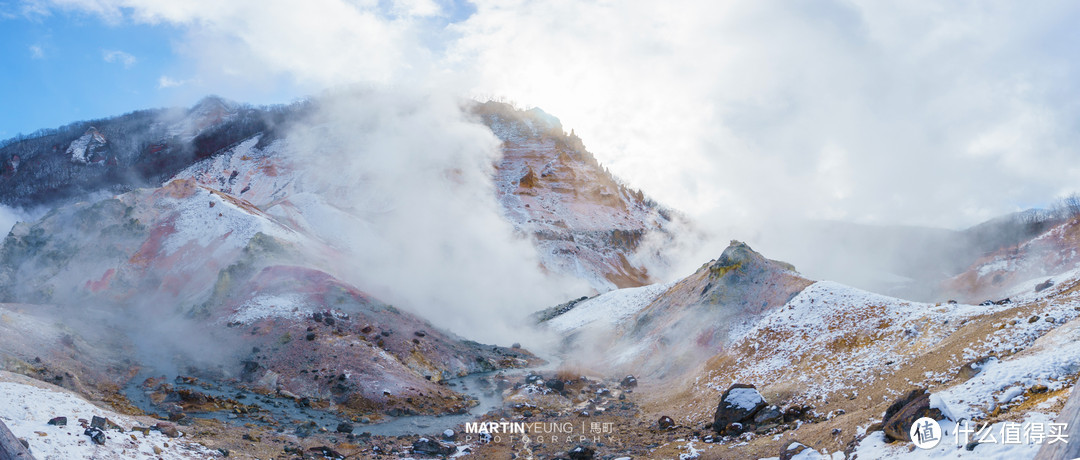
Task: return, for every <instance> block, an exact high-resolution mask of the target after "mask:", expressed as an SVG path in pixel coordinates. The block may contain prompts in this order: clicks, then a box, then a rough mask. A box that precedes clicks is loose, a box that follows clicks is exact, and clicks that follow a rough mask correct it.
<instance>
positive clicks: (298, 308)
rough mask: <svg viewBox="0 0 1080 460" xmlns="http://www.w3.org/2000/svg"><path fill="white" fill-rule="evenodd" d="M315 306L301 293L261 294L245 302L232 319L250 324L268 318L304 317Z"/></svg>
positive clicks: (313, 309) (309, 313) (312, 310)
mask: <svg viewBox="0 0 1080 460" xmlns="http://www.w3.org/2000/svg"><path fill="white" fill-rule="evenodd" d="M314 311H315V307H313V306H312V305H309V304H308V303H307V302H306V300H305V297H304V296H303V295H300V294H285V295H267V294H263V295H259V296H256V297H255V298H253V299H251V300H249V301H247V302H245V303H244V304H243V305H241V306H240V308H238V309H237V310H236V313H234V314H233V315H232V316H231V317H230V321H236V322H240V323H244V324H250V323H252V322H254V321H257V320H260V319H266V318H298V319H299V318H303V317H306V316H309V315H311V313H312V312H314Z"/></svg>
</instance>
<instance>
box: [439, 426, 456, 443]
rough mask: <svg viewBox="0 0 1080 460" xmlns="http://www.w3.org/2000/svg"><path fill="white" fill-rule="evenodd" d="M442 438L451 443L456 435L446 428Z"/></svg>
mask: <svg viewBox="0 0 1080 460" xmlns="http://www.w3.org/2000/svg"><path fill="white" fill-rule="evenodd" d="M442 437H443V439H445V440H447V441H453V440H454V438H456V437H457V433H454V430H451V429H449V428H447V429H446V431H443V432H442Z"/></svg>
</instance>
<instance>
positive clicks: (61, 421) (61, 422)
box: [49, 417, 67, 426]
mask: <svg viewBox="0 0 1080 460" xmlns="http://www.w3.org/2000/svg"><path fill="white" fill-rule="evenodd" d="M49 425H56V426H67V417H53V418H51V419H49Z"/></svg>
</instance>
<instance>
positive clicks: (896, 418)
mask: <svg viewBox="0 0 1080 460" xmlns="http://www.w3.org/2000/svg"><path fill="white" fill-rule="evenodd" d="M922 417H930V418H932V419H934V420H942V419H943V418H945V417H944V415H943V414H942V413H941V410H940V409H937V408H931V407H930V394H929V393H927V392H926V390H923V389H915V390H911V391H910V392H908V394H907V395H904V396H903V397H901V398H900V399H898V400H896V402H894V403H893V404H892V405H891V406H889V408H888V409H887V410H886V411H885V417H884V419H883V421H882V424H881V425H882V431H884V432H885V438H886V439H887V440H889V441H910V440H911V439H910V437H909V434H908V432H909V430H910V429H911V424H912V423H915V420H918V419H920V418H922Z"/></svg>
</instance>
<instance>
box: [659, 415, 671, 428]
mask: <svg viewBox="0 0 1080 460" xmlns="http://www.w3.org/2000/svg"><path fill="white" fill-rule="evenodd" d="M656 424H657V425H659V426H660V429H661V430H666V429H668V428H671V427H673V426H675V421H674V420H672V419H671V417H668V416H666V415H665V416H663V417H660V420H657V421H656Z"/></svg>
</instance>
